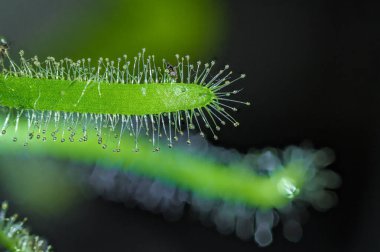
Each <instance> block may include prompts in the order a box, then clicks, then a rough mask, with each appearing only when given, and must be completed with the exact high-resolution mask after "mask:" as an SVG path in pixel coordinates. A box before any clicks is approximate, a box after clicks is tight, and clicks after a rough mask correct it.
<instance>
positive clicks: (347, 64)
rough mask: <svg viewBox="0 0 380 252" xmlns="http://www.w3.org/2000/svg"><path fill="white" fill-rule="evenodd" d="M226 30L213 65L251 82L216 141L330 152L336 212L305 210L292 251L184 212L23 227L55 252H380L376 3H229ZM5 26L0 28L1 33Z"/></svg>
mask: <svg viewBox="0 0 380 252" xmlns="http://www.w3.org/2000/svg"><path fill="white" fill-rule="evenodd" d="M227 4H228V14H229V15H230V18H231V20H232V23H230V25H231V27H229V28H230V29H231V33H230V34H229V35H228V38H229V39H228V41H226V43H225V48H223V50H222V52H223V53H224V55H218V57H217V60H219V61H220V62H222V63H229V64H230V65H231V66H233V68H234V69H239V71H241V72H244V73H246V74H247V78H246V79H245V80H244V81H243V82H242V83H241V85H244V94H243V95H242V96H244V98H245V99H249V100H251V101H253V106H252V107H249V108H245V107H244V108H242V109H241V110H240V111H239V114H238V115H237V118H239V121H240V124H241V126H240V127H239V128H236V129H231V130H224V131H223V130H222V132H221V134H220V142H219V143H215V144H219V145H222V146H225V147H230V148H237V149H239V150H240V151H242V152H245V151H247V150H248V149H249V148H251V147H253V146H254V147H256V148H263V147H267V146H272V147H284V146H286V145H289V144H299V143H302V142H303V141H304V140H310V141H311V142H313V143H314V145H315V147H318V148H320V147H325V146H328V147H331V148H332V149H333V150H334V151H335V153H336V162H335V163H334V164H333V165H332V166H331V168H332V169H333V170H335V171H336V172H337V173H339V174H340V175H341V177H342V180H343V184H342V186H341V188H340V189H339V190H338V196H339V204H338V205H337V206H336V207H335V208H333V209H331V210H329V211H328V212H326V213H319V212H316V211H314V210H310V220H309V221H308V223H307V224H306V225H305V226H304V235H303V238H302V240H301V241H300V242H299V243H296V244H293V243H290V242H288V241H286V240H285V239H284V238H283V237H282V234H281V232H280V229H275V231H274V242H273V244H272V245H270V246H269V247H267V248H264V249H261V248H258V247H257V246H256V245H255V244H254V243H253V242H242V241H240V240H239V239H237V238H235V237H234V236H222V235H220V234H218V233H217V232H216V231H215V230H214V229H210V228H207V227H204V226H202V225H201V224H200V223H199V222H197V221H195V220H192V218H191V216H190V215H186V216H185V217H184V218H183V219H182V220H180V221H178V222H175V223H171V222H167V221H165V220H164V219H163V218H161V217H160V216H158V215H154V214H151V213H149V212H145V211H142V210H139V209H128V208H126V207H125V206H124V205H122V204H119V203H112V202H108V201H105V200H102V199H100V198H99V199H96V200H92V201H87V202H83V203H81V205H80V207H78V209H80V210H78V212H72V213H71V214H68V215H67V216H65V217H64V219H59V220H52V221H50V222H49V223H43V222H42V223H41V222H33V220H30V221H29V225H30V226H32V227H33V231H34V232H35V233H37V234H41V235H43V236H45V237H47V238H48V240H49V242H50V243H51V244H53V245H54V248H55V249H56V251H253V250H256V251H257V250H263V251H290V250H291V251H308V252H311V251H380V242H379V240H378V239H379V238H378V236H379V226H380V218H379V216H378V215H379V213H378V211H379V210H380V195H379V193H378V192H379V189H380V188H379V182H378V180H379V179H380V159H379V158H378V155H379V154H380V145H379V144H380V142H379V140H380V138H379V131H380V122H379V117H380V113H379V98H380V88H379V86H380V78H379V69H380V68H379V67H380V66H379V57H380V55H379V51H378V48H379V43H380V36H379V33H380V29H379V24H380V22H379V12H380V4H379V3H376V1H373V2H362V1H344V2H343V1H342V2H339V1H317V0H307V1H305V0H303V1H285V0H277V1H275V0H267V1H264V0H262V1H248V0H246V1H233V0H230V1H227ZM2 25H3V24H0V26H2Z"/></svg>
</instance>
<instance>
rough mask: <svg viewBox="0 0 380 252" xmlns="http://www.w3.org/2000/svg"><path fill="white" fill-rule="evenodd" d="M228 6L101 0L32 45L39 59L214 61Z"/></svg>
mask: <svg viewBox="0 0 380 252" xmlns="http://www.w3.org/2000/svg"><path fill="white" fill-rule="evenodd" d="M224 14H225V13H224V5H223V2H222V1H216V0H191V1H188V0H159V1H157V0H112V1H109V0H97V1H92V2H91V4H88V5H87V6H86V8H80V9H67V10H61V11H60V12H59V13H57V15H56V16H55V18H54V19H53V20H51V22H50V23H49V24H47V25H46V26H45V27H44V34H43V36H39V37H38V36H37V37H36V38H35V39H33V40H32V41H30V42H31V43H32V45H29V46H30V47H31V48H37V50H38V52H39V55H40V56H41V57H42V56H47V55H52V56H55V57H58V58H62V57H72V58H82V57H85V58H86V57H94V58H97V57H109V58H116V57H120V56H121V55H122V54H124V53H127V54H129V55H136V52H137V51H139V50H140V49H141V48H143V47H145V48H147V49H148V52H149V53H153V54H155V55H156V56H158V57H167V58H168V57H169V58H170V57H173V55H174V54H175V53H179V54H182V55H183V54H189V55H191V56H193V57H196V58H199V57H200V58H202V57H207V58H208V59H209V58H210V57H213V56H214V55H215V54H216V53H217V50H218V49H220V47H219V46H218V45H219V44H222V42H221V41H223V36H222V35H225V34H226V26H225V22H226V20H225V15H224Z"/></svg>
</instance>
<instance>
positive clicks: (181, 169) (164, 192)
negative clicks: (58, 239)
mask: <svg viewBox="0 0 380 252" xmlns="http://www.w3.org/2000/svg"><path fill="white" fill-rule="evenodd" d="M7 50H8V44H7V42H6V40H5V39H2V40H1V73H0V90H1V92H0V111H1V114H0V116H1V125H0V127H1V129H0V130H1V132H0V134H1V136H0V143H1V144H0V149H1V151H2V152H3V153H12V155H17V153H21V152H23V151H25V149H26V150H27V151H28V152H29V153H32V154H33V155H35V156H36V157H53V158H57V159H71V160H75V161H76V162H78V163H80V164H83V165H91V164H94V163H98V164H100V165H101V167H102V168H101V169H100V170H99V171H96V172H95V173H94V176H93V177H92V181H93V182H94V184H95V187H96V188H100V187H102V185H101V183H100V182H99V181H97V180H98V178H99V177H107V176H108V175H107V172H109V170H110V169H111V168H112V169H114V170H116V171H118V172H120V174H122V175H120V176H124V179H123V180H121V181H120V180H118V182H117V183H121V184H117V183H116V182H115V181H114V180H113V179H112V178H111V179H109V180H104V179H103V180H102V181H107V184H108V186H107V188H109V190H100V191H103V192H104V191H105V194H106V197H107V195H108V196H109V195H113V197H111V198H114V197H115V194H114V193H113V191H112V188H113V187H114V186H115V187H118V188H120V187H122V188H124V190H122V192H123V194H125V195H129V196H130V197H131V198H132V200H134V201H136V202H137V203H138V205H140V206H141V207H143V208H144V209H148V210H151V211H153V212H157V211H158V212H161V213H162V214H163V215H164V216H167V217H168V218H171V219H177V218H179V217H180V216H181V214H182V212H183V207H184V205H186V204H187V205H189V206H191V208H192V210H193V211H194V212H196V213H197V214H198V215H199V218H200V219H203V218H210V219H211V220H212V222H213V223H214V224H215V227H216V228H217V230H218V231H219V232H221V233H223V234H230V233H235V234H236V235H237V236H238V237H239V238H241V239H243V240H255V241H256V242H257V244H258V245H260V246H267V245H269V244H270V243H271V242H272V233H271V230H272V228H273V227H274V226H275V225H276V224H278V223H279V222H280V221H279V220H280V218H279V217H281V223H282V224H283V230H284V235H285V237H286V238H287V239H289V240H290V241H298V240H299V239H300V238H301V236H302V228H301V225H300V223H301V219H300V217H299V215H297V213H299V212H300V211H301V210H302V209H304V207H300V205H302V206H303V205H305V204H307V203H311V204H312V205H313V206H315V207H316V208H318V209H327V208H329V207H331V206H332V205H333V204H334V202H335V196H334V193H332V192H330V191H327V190H326V189H328V188H334V187H336V186H337V185H338V184H339V179H338V178H337V176H336V175H335V174H333V173H332V172H328V171H326V170H323V169H322V168H324V167H326V166H327V165H328V164H329V163H330V162H331V161H332V154H331V151H329V150H327V149H324V150H314V149H312V148H307V147H295V146H291V147H288V148H286V149H285V150H275V149H267V150H263V151H254V152H251V153H248V154H246V155H241V154H239V155H235V156H234V157H233V158H231V159H225V158H224V157H226V156H228V155H227V154H226V153H230V152H231V151H225V150H223V151H222V150H220V149H216V148H214V147H211V146H209V147H208V148H207V151H203V152H201V151H199V150H200V149H203V150H204V146H208V145H207V144H206V143H205V142H204V141H205V140H199V141H197V143H196V144H192V139H194V137H192V135H193V134H195V133H196V132H198V133H199V135H200V136H201V138H200V139H203V138H204V137H205V135H209V136H211V139H213V140H214V141H215V140H218V132H219V131H220V130H228V127H229V126H228V125H231V126H233V127H237V126H239V122H238V120H237V119H235V116H234V113H235V111H237V109H238V108H242V109H245V108H244V106H247V105H250V102H249V101H241V100H240V99H239V98H236V97H235V96H237V94H238V93H240V92H241V91H242V89H243V88H244V83H243V82H242V81H240V80H242V79H244V77H245V75H244V74H241V75H237V76H236V75H235V74H234V73H233V72H232V71H231V70H230V67H229V66H228V65H226V66H224V67H222V68H221V69H218V68H217V66H216V63H215V62H214V61H211V62H209V63H203V62H200V61H195V62H193V61H192V60H191V59H190V57H189V56H184V57H182V56H179V55H176V57H175V58H176V62H168V61H167V60H165V59H156V57H155V56H154V55H149V54H147V53H146V51H145V49H143V50H142V51H141V52H140V53H138V55H136V56H132V57H131V56H129V55H123V56H122V57H120V58H117V59H115V60H112V59H108V58H99V59H97V60H93V59H79V60H72V59H68V58H64V59H55V58H53V57H48V58H46V59H39V58H38V57H37V56H35V57H31V58H28V57H25V55H24V52H23V51H21V52H20V58H19V60H17V61H16V60H13V59H11V58H10V57H9V55H8V53H7ZM224 125H226V126H225V127H223V126H224ZM195 139H198V137H195ZM176 142H179V144H176ZM183 142H186V143H187V145H191V148H189V147H184V146H182V143H183ZM175 145H178V148H177V147H176V146H175ZM173 146H174V148H172V147H173ZM116 184H117V185H116ZM300 202H301V203H300Z"/></svg>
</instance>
